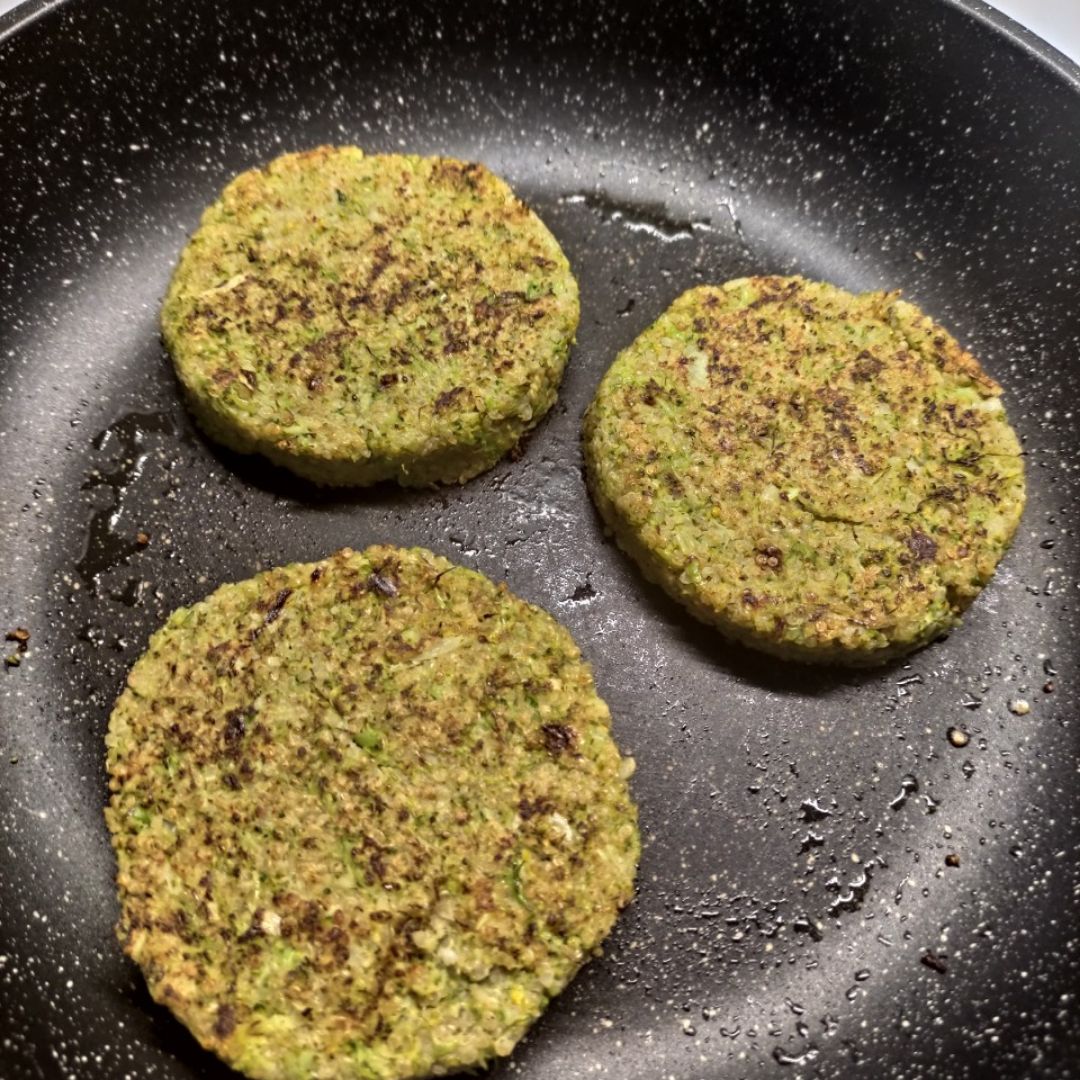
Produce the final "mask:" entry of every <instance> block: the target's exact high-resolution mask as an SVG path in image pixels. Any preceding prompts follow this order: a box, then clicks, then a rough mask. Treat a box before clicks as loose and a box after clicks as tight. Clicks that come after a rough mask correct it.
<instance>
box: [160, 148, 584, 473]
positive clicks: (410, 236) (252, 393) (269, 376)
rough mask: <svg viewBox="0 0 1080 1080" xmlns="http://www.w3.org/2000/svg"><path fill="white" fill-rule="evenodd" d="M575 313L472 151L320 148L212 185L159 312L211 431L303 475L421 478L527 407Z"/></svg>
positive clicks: (559, 266) (534, 238) (530, 420)
mask: <svg viewBox="0 0 1080 1080" xmlns="http://www.w3.org/2000/svg"><path fill="white" fill-rule="evenodd" d="M578 313H579V309H578V289H577V282H576V281H575V280H574V277H573V275H572V274H571V272H570V266H569V264H568V263H567V261H566V257H565V256H564V255H563V253H562V250H561V249H560V247H559V245H558V243H557V242H556V240H555V238H554V237H553V236H552V235H551V233H550V232H548V230H547V228H546V227H545V226H544V224H543V222H541V221H540V219H539V218H538V217H537V216H536V215H535V214H534V213H533V212H532V211H531V210H530V209H529V208H528V207H527V206H525V205H524V203H522V202H521V201H520V200H519V199H517V198H515V196H514V194H513V192H512V191H511V190H510V188H509V187H508V186H507V185H506V184H505V183H504V182H503V181H502V180H500V179H499V178H498V177H497V176H495V175H493V174H492V173H491V172H489V171H488V170H487V169H486V168H484V166H483V165H477V164H467V163H465V162H461V161H455V160H452V159H450V158H441V157H431V158H424V157H416V156H413V155H402V154H385V155H371V156H367V155H365V154H364V153H363V152H362V151H361V150H358V149H356V148H355V147H339V148H335V147H326V146H324V147H320V148H318V149H315V150H310V151H307V152H305V153H298V154H285V155H284V156H282V157H279V158H277V159H276V160H274V161H272V162H270V164H269V165H267V166H266V168H264V169H253V170H251V171H250V172H245V173H242V174H241V175H240V176H238V177H237V178H236V179H235V180H233V181H232V182H231V183H230V184H229V185H228V186H227V187H226V188H225V190H224V191H223V192H222V194H221V196H220V198H219V199H218V200H217V201H216V202H215V203H214V204H213V205H212V206H211V207H210V208H209V209H208V210H207V211H206V212H205V214H204V215H203V218H202V223H201V224H200V226H199V228H198V230H197V231H196V232H195V234H194V235H193V236H192V238H191V240H190V242H189V243H188V245H187V247H186V248H185V249H184V252H183V254H182V255H181V257H180V262H179V265H178V266H177V268H176V271H175V273H174V275H173V279H172V283H171V285H170V286H169V290H168V293H167V295H166V297H165V303H164V307H163V309H162V314H161V325H162V333H163V337H164V340H165V344H166V345H167V347H168V349H169V352H170V353H171V355H172V358H173V363H174V366H175V368H176V373H177V375H178V377H179V379H180V383H181V385H182V386H183V389H184V391H185V396H186V398H187V401H188V403H189V405H190V407H191V409H192V411H193V413H194V414H195V417H196V418H197V419H198V421H199V422H200V423H201V425H202V427H203V428H204V429H205V430H206V432H207V433H208V434H209V435H210V436H211V437H212V438H214V439H216V440H217V441H219V442H221V443H224V444H225V445H226V446H228V447H230V448H232V449H234V450H237V451H240V452H242V453H250V452H258V453H261V454H264V455H265V456H266V457H268V458H269V459H270V460H271V461H273V462H275V463H276V464H278V465H284V466H286V467H287V468H289V469H291V470H293V471H294V472H296V473H298V474H300V475H301V476H303V477H306V478H308V479H310V480H314V481H315V482H317V483H320V484H342V485H345V484H348V485H353V484H356V485H359V484H371V483H375V482H376V481H379V480H388V479H389V480H396V481H398V482H399V483H401V484H404V485H408V486H419V485H427V484H432V483H436V482H443V483H454V482H463V481H465V480H467V479H469V477H471V476H475V475H476V474H477V473H479V472H483V471H484V470H485V469H488V468H490V467H491V466H492V465H494V464H495V462H496V461H498V460H499V458H500V457H502V456H503V454H505V453H506V452H507V451H508V450H510V449H512V448H513V447H514V445H515V444H516V443H517V441H518V440H519V439H520V437H521V436H522V435H523V434H524V433H525V432H526V431H528V430H529V429H530V428H532V427H533V426H534V425H535V424H536V423H537V422H538V421H539V420H540V418H541V417H542V416H543V415H544V414H545V413H546V412H547V411H548V409H550V408H551V406H552V404H553V403H554V401H555V397H556V393H557V391H558V387H559V381H560V379H561V378H562V373H563V368H564V367H565V365H566V359H567V355H568V352H569V349H570V345H571V342H572V341H573V338H574V332H575V330H576V329H577V324H578Z"/></svg>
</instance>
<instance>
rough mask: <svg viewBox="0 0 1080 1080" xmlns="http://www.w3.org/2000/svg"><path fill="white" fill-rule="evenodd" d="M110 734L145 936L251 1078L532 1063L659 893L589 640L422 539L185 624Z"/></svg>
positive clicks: (149, 659)
mask: <svg viewBox="0 0 1080 1080" xmlns="http://www.w3.org/2000/svg"><path fill="white" fill-rule="evenodd" d="M107 742H108V767H109V773H110V777H111V780H110V788H111V790H112V798H111V801H110V805H109V807H108V809H107V811H106V817H107V821H108V825H109V828H110V830H111V832H112V836H113V846H114V848H115V850H116V855H117V859H118V863H119V874H118V879H117V880H118V886H119V891H120V901H121V908H122V915H121V919H120V924H119V926H118V934H119V936H120V938H121V940H122V942H123V945H124V948H125V951H126V952H127V953H128V954H129V955H130V956H131V957H132V958H133V959H134V960H135V961H136V962H137V963H138V964H139V965H140V967H141V968H142V969H143V971H144V973H145V975H146V979H147V982H148V984H149V987H150V991H151V993H152V994H153V996H154V998H155V1000H157V1001H159V1002H162V1003H164V1004H165V1005H167V1006H168V1007H169V1008H170V1009H171V1010H172V1011H173V1012H174V1013H175V1014H176V1015H177V1016H178V1017H179V1018H180V1019H181V1020H182V1021H183V1022H184V1023H185V1024H186V1025H187V1026H188V1027H189V1028H190V1029H191V1031H192V1032H193V1033H194V1035H195V1037H196V1038H197V1039H198V1040H199V1042H201V1043H202V1044H203V1045H204V1046H206V1047H209V1048H210V1049H212V1050H214V1051H215V1052H216V1053H218V1054H219V1055H220V1056H221V1057H222V1058H224V1059H225V1060H226V1061H227V1062H228V1063H229V1064H231V1065H232V1066H234V1067H235V1068H237V1069H240V1070H242V1071H243V1072H245V1073H247V1074H248V1075H250V1076H252V1077H266V1078H290V1080H310V1078H319V1080H326V1078H338V1077H352V1078H364V1080H369V1078H378V1080H387V1078H397V1077H419V1076H426V1075H429V1074H439V1073H444V1072H449V1071H453V1070H455V1069H459V1068H465V1067H468V1066H472V1065H477V1064H480V1063H482V1062H484V1061H485V1060H487V1059H489V1058H491V1057H493V1056H495V1055H500V1054H508V1053H509V1052H510V1050H511V1049H512V1047H513V1046H514V1044H515V1043H516V1042H517V1040H518V1039H519V1038H520V1037H521V1035H522V1034H523V1033H524V1031H525V1029H526V1028H527V1027H528V1025H529V1024H530V1023H531V1022H532V1021H533V1020H534V1019H535V1018H536V1017H537V1016H538V1015H539V1014H540V1012H541V1011H542V1010H543V1008H544V1006H545V1004H546V1003H547V1002H548V1000H549V999H550V998H551V997H552V996H553V995H555V994H557V993H558V992H559V991H560V990H562V988H563V987H564V986H565V985H566V984H567V982H568V981H569V980H570V979H571V978H572V977H573V975H574V973H575V972H576V971H577V970H578V968H579V967H580V966H581V965H582V964H583V963H584V962H585V961H586V960H587V959H588V958H589V957H590V956H591V955H592V954H593V953H594V951H595V950H596V949H597V947H598V946H599V944H600V942H601V941H602V940H603V938H604V937H605V935H606V934H607V933H608V931H609V930H610V929H611V926H612V924H613V923H614V921H615V918H616V915H617V913H618V911H619V910H620V909H621V908H622V907H623V906H624V905H625V904H627V903H628V902H629V900H630V898H631V895H632V890H633V877H634V872H635V868H636V865H637V859H638V851H639V840H638V832H637V825H636V821H637V814H636V810H635V807H634V804H633V802H632V801H631V798H630V795H629V792H628V788H627V777H628V776H629V774H630V772H631V771H632V762H631V761H630V760H629V759H626V758H622V757H620V755H619V751H618V749H617V748H616V746H615V743H614V742H613V740H612V737H611V732H610V716H609V713H608V710H607V707H606V706H605V705H604V703H603V701H601V700H600V698H599V697H598V696H597V694H596V689H595V687H594V685H593V680H592V676H591V674H590V671H589V667H588V665H587V664H586V663H584V662H583V661H582V659H581V655H580V653H579V651H578V649H577V647H576V646H575V645H574V642H573V640H572V639H571V637H570V635H569V634H568V633H567V632H566V630H565V629H563V628H562V627H561V626H560V625H559V624H558V623H557V622H556V621H555V620H554V619H553V618H552V617H551V616H550V615H548V614H547V613H545V612H543V611H541V610H540V609H538V608H535V607H533V606H531V605H530V604H527V603H525V602H524V601H522V600H519V599H517V598H516V597H514V596H512V595H511V594H510V593H509V592H508V591H507V589H506V587H505V586H503V585H495V584H493V583H492V582H491V581H489V580H488V579H487V578H485V577H483V576H482V575H480V574H478V573H475V572H473V571H471V570H466V569H463V568H461V567H457V566H454V565H452V564H451V563H449V562H447V561H446V560H445V559H442V558H439V557H437V556H435V555H432V554H431V553H430V552H428V551H424V550H422V549H419V548H413V549H408V550H404V549H399V548H392V547H373V548H369V549H368V550H367V551H365V552H363V553H359V554H358V553H355V552H352V551H349V550H344V551H341V552H339V553H337V554H336V555H334V556H332V557H331V558H329V559H326V560H325V561H323V562H319V563H312V564H307V565H300V564H296V565H292V566H286V567H283V568H280V569H275V570H270V571H268V572H266V573H263V574H260V575H259V576H257V577H255V578H252V579H251V580H248V581H243V582H240V583H238V584H234V585H225V586H222V587H221V588H220V589H218V590H217V592H215V593H214V594H213V595H212V596H211V597H209V599H207V600H205V601H203V602H202V603H198V604H195V605H194V606H193V607H190V608H183V609H181V610H179V611H177V612H175V613H174V614H173V615H172V617H171V618H170V619H169V621H168V622H167V623H166V625H165V626H164V628H163V629H161V630H159V631H158V633H157V634H155V635H154V637H153V638H152V639H151V641H150V645H149V647H148V649H147V652H146V654H145V655H144V656H143V657H142V658H141V659H140V660H139V661H138V662H137V663H136V664H135V666H134V667H133V668H132V671H131V674H130V675H129V677H128V683H127V687H126V689H125V690H124V692H123V694H122V695H121V696H120V699H119V700H118V702H117V704H116V707H115V709H114V711H113V714H112V718H111V720H110V723H109V734H108V739H107Z"/></svg>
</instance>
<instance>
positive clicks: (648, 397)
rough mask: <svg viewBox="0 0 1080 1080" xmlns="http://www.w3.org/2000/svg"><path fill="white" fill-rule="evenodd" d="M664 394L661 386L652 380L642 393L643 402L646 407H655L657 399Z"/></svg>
mask: <svg viewBox="0 0 1080 1080" xmlns="http://www.w3.org/2000/svg"><path fill="white" fill-rule="evenodd" d="M662 392H663V391H662V387H661V386H660V384H659V383H658V382H657V381H656V380H655V379H650V380H649V381H648V382H647V383H646V384H645V389H644V390H642V392H641V400H642V402H643V403H644V404H645V405H655V404H656V399H657V397H658V396H659V395H660V394H661V393H662Z"/></svg>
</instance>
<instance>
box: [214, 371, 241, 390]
mask: <svg viewBox="0 0 1080 1080" xmlns="http://www.w3.org/2000/svg"><path fill="white" fill-rule="evenodd" d="M210 378H211V379H213V380H214V382H215V383H217V385H218V386H228V385H229V383H231V382H235V380H236V372H235V371H229V370H227V369H226V368H218V369H217V371H215V372H214V373H213V374H212V375H211V376H210Z"/></svg>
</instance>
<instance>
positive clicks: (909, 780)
mask: <svg viewBox="0 0 1080 1080" xmlns="http://www.w3.org/2000/svg"><path fill="white" fill-rule="evenodd" d="M918 790H919V781H918V780H917V779H916V778H915V777H914V776H912V775H911V773H908V774H907V775H906V776H904V777H902V778H901V780H900V794H899V795H897V796H896V798H895V799H893V801H892V802H891V803H889V807H890V808H891V809H892V810H899V809H900V807H902V806H903V805H904V803H906V802H907V801H908V796H909V795H914V794H915V792H916V791H918Z"/></svg>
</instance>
